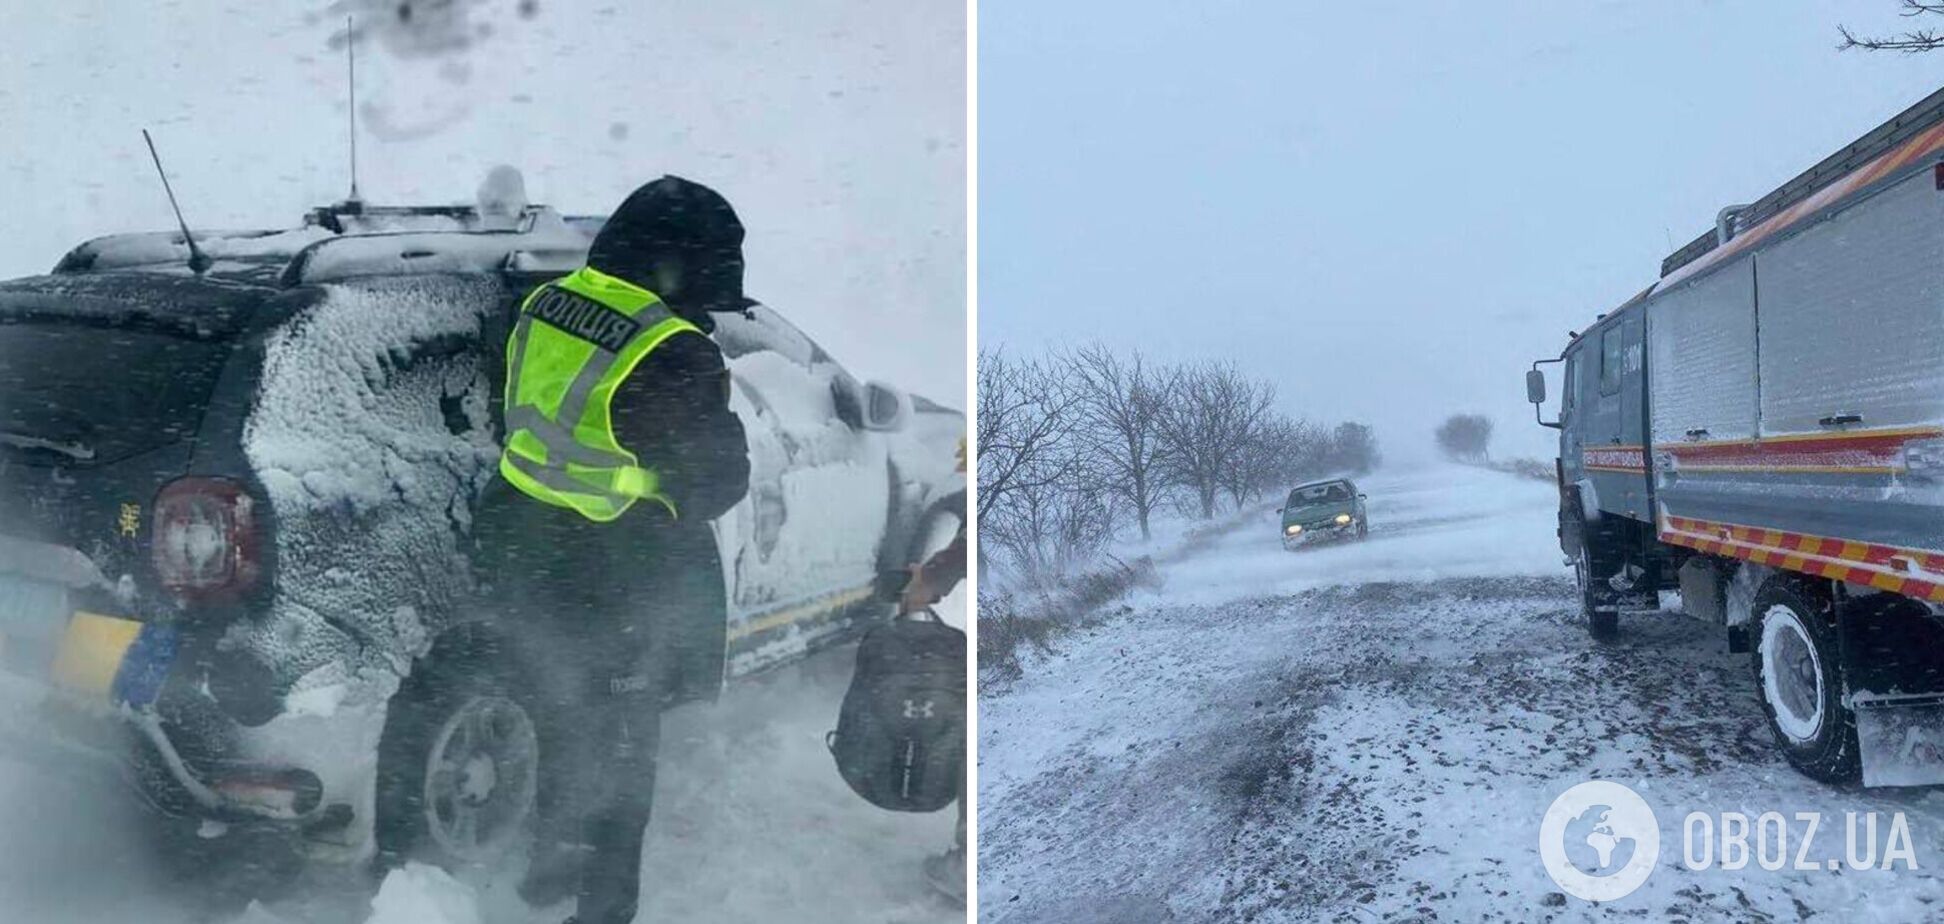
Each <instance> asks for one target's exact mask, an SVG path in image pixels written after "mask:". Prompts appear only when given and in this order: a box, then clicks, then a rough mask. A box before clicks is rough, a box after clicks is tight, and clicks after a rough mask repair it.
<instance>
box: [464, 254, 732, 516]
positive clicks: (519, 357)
mask: <svg viewBox="0 0 1944 924" xmlns="http://www.w3.org/2000/svg"><path fill="white" fill-rule="evenodd" d="M685 332H692V333H694V334H697V335H701V336H706V335H705V334H703V333H702V330H701V328H698V327H696V326H695V325H694V324H691V323H689V322H688V321H685V320H683V319H681V318H679V317H676V316H675V313H674V312H672V311H670V310H669V308H668V306H667V305H666V304H664V303H663V302H662V300H661V298H660V297H659V296H657V295H656V294H655V293H653V292H650V291H648V290H647V289H644V288H641V287H640V286H637V285H634V284H633V283H630V282H627V281H626V280H622V279H617V278H615V277H613V276H609V275H608V274H606V273H603V272H601V271H599V270H596V269H593V268H592V267H589V268H586V269H582V270H580V271H578V272H576V273H573V274H572V275H568V276H563V277H561V278H559V279H556V280H554V281H552V282H549V283H547V284H545V285H543V286H541V287H539V288H538V289H535V290H534V291H533V293H532V294H530V295H528V296H527V298H526V301H524V302H522V303H521V305H520V315H519V320H518V321H517V322H516V323H515V324H514V326H513V334H512V336H511V337H509V338H507V342H506V446H505V450H504V451H503V452H502V453H501V454H500V475H501V477H504V478H505V479H506V480H507V481H508V482H509V483H511V484H512V485H513V486H514V487H516V488H519V489H520V490H521V491H522V492H524V493H526V494H527V495H528V496H530V497H532V498H534V499H535V500H538V501H541V502H543V503H548V504H553V505H554V506H557V507H568V508H571V509H573V510H575V511H577V512H579V513H580V515H582V516H584V517H587V518H588V519H590V520H593V521H595V522H597V523H605V522H608V521H610V520H613V519H615V518H616V517H619V516H620V515H621V514H623V513H626V512H627V510H628V508H629V507H631V506H633V505H634V502H635V501H637V500H641V499H643V498H647V499H649V500H653V501H656V502H658V503H660V504H662V505H663V506H665V507H667V508H668V511H669V513H671V514H673V513H675V512H676V511H675V505H674V504H673V503H672V502H670V501H669V500H668V498H667V497H665V496H663V495H662V493H661V490H660V488H661V485H660V479H659V478H658V477H657V476H656V474H655V470H654V469H652V468H647V467H644V466H643V465H642V464H641V463H640V461H639V460H638V459H636V458H635V455H634V454H633V453H631V452H629V451H627V450H626V449H623V448H622V447H621V444H620V443H619V442H617V441H616V440H615V438H614V427H613V422H612V420H611V419H610V418H609V415H608V405H609V403H610V402H611V401H612V400H613V399H614V392H615V389H617V388H619V387H620V386H621V383H622V382H623V381H626V380H627V378H628V374H629V373H631V372H633V371H634V368H635V367H636V366H638V365H640V364H641V361H642V360H644V359H646V358H648V354H649V353H652V352H654V350H655V348H656V347H658V346H660V345H661V344H662V343H663V342H664V341H666V340H667V339H668V338H670V337H673V336H675V335H676V334H680V333H685Z"/></svg>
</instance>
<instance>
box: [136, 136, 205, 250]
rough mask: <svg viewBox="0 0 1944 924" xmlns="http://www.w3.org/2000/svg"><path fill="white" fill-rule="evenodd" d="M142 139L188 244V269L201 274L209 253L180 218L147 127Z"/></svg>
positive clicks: (179, 210) (187, 224) (178, 208)
mask: <svg viewBox="0 0 1944 924" xmlns="http://www.w3.org/2000/svg"><path fill="white" fill-rule="evenodd" d="M142 140H143V141H146V142H148V149H149V160H152V161H155V175H156V176H159V177H161V178H162V191H163V192H165V193H168V194H169V208H171V209H174V210H175V217H176V227H178V228H181V229H182V239H183V240H184V241H186V242H188V244H189V271H190V272H192V273H195V274H196V275H198V276H201V275H202V274H203V273H204V272H206V271H207V270H208V269H209V264H210V262H211V261H210V259H209V255H208V254H206V253H203V252H202V248H200V247H197V246H196V238H195V236H194V235H192V234H190V233H189V223H188V222H186V221H183V220H182V206H180V205H177V204H176V197H175V190H174V189H171V188H169V175H168V174H167V173H165V172H163V170H162V158H161V156H160V155H157V154H156V153H155V139H154V138H150V137H149V133H148V129H146V128H144V129H142Z"/></svg>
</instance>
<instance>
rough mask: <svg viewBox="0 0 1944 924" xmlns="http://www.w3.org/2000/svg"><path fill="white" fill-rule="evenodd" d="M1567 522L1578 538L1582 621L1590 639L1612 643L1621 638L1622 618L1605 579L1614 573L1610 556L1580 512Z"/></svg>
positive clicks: (1576, 572)
mask: <svg viewBox="0 0 1944 924" xmlns="http://www.w3.org/2000/svg"><path fill="white" fill-rule="evenodd" d="M1564 522H1565V523H1566V524H1567V528H1568V529H1570V530H1571V531H1572V535H1573V536H1575V537H1576V539H1575V540H1574V541H1575V542H1576V543H1577V548H1578V550H1579V551H1578V554H1576V555H1574V556H1573V586H1574V589H1575V590H1577V591H1578V596H1579V604H1580V618H1581V620H1582V621H1584V622H1585V623H1586V632H1587V634H1588V635H1591V636H1593V637H1594V638H1595V639H1598V640H1600V641H1609V640H1611V639H1613V638H1614V637H1616V636H1618V635H1619V634H1620V614H1619V612H1618V611H1617V610H1616V609H1615V608H1614V604H1615V601H1614V593H1613V590H1612V588H1610V587H1608V586H1607V584H1606V580H1605V577H1604V576H1605V575H1607V574H1609V573H1611V572H1612V570H1613V563H1612V562H1611V561H1610V558H1611V556H1609V555H1606V554H1605V553H1604V549H1602V548H1601V543H1600V538H1599V535H1598V534H1597V533H1595V532H1594V531H1592V530H1590V529H1588V528H1587V525H1586V521H1585V520H1583V519H1581V518H1580V516H1579V513H1578V511H1574V512H1572V513H1571V514H1569V515H1568V516H1567V517H1565V518H1564Z"/></svg>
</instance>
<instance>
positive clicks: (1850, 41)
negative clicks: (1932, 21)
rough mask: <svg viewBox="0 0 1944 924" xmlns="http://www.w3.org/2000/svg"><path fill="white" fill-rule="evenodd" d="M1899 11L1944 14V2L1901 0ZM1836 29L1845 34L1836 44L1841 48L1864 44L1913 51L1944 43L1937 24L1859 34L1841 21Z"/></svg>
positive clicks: (1873, 48)
mask: <svg viewBox="0 0 1944 924" xmlns="http://www.w3.org/2000/svg"><path fill="white" fill-rule="evenodd" d="M1900 15H1902V16H1905V17H1907V18H1908V17H1918V16H1938V15H1944V3H1938V2H1925V0H1902V10H1901V11H1900ZM1836 31H1837V32H1838V33H1840V34H1841V35H1842V36H1843V41H1842V44H1840V45H1837V46H1836V47H1837V49H1838V50H1841V51H1848V50H1849V49H1851V48H1861V49H1863V50H1865V51H1901V52H1905V53H1913V54H1914V53H1916V52H1920V51H1930V50H1932V49H1934V48H1941V47H1944V32H1940V31H1938V30H1937V29H1934V28H1927V27H1919V28H1914V29H1911V30H1910V31H1908V32H1903V33H1899V34H1897V35H1891V36H1883V37H1877V38H1859V37H1858V36H1857V35H1856V33H1854V32H1851V31H1850V28H1849V27H1848V26H1844V25H1838V26H1837V27H1836Z"/></svg>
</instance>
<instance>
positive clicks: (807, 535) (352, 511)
mask: <svg viewBox="0 0 1944 924" xmlns="http://www.w3.org/2000/svg"><path fill="white" fill-rule="evenodd" d="M492 219H493V216H486V217H485V218H482V215H481V212H480V211H479V210H478V209H476V208H474V207H470V206H461V207H409V208H375V207H369V206H364V205H362V204H361V203H356V202H347V203H342V204H340V205H338V206H332V207H327V208H321V209H318V210H316V211H314V212H312V213H310V214H309V215H307V216H306V219H305V222H304V224H303V226H302V227H299V228H296V229H290V230H282V231H260V232H242V233H210V234H197V235H196V241H197V243H198V245H199V246H200V248H201V250H202V252H204V253H205V254H207V255H208V257H209V258H210V259H211V260H212V261H213V263H212V265H211V266H210V267H209V268H208V270H207V271H206V272H205V273H202V274H197V273H193V272H192V271H191V270H190V268H189V265H188V257H189V251H188V248H187V246H186V245H185V244H184V241H183V238H182V236H181V235H180V234H176V233H153V234H128V235H114V236H109V237H104V238H98V239H95V240H91V241H88V242H86V243H84V244H82V245H80V246H78V247H76V248H75V249H74V250H73V251H71V252H70V253H69V254H68V255H67V256H66V257H64V258H63V259H62V261H61V262H60V264H59V265H58V266H57V267H56V268H55V270H54V271H53V272H52V273H50V274H48V275H45V276H36V277H29V278H24V279H16V280H11V281H7V282H0V668H4V670H0V694H4V695H9V696H17V697H20V698H23V699H25V700H28V701H32V702H34V703H36V704H38V708H37V711H36V713H35V714H34V715H33V716H32V717H31V718H28V719H23V720H20V721H14V722H11V723H8V724H6V725H5V726H4V727H0V734H3V735H4V736H5V739H6V740H8V741H9V742H10V744H9V746H10V747H15V748H20V749H40V750H47V751H49V752H50V753H59V754H64V755H65V754H75V753H79V754H83V755H86V756H87V757H90V758H95V759H97V760H98V761H99V762H101V763H103V764H116V765H122V766H125V767H126V768H127V769H129V770H131V771H132V772H130V773H128V774H127V775H128V777H129V778H130V779H131V780H132V781H133V782H134V783H135V788H136V790H137V792H138V793H139V795H140V796H141V797H142V798H143V799H144V800H145V801H146V802H147V803H148V804H150V805H151V806H153V807H155V808H156V809H158V812H157V813H156V815H157V817H158V819H160V820H162V821H163V828H164V829H174V830H179V831H192V832H198V831H199V833H200V834H201V835H203V836H204V837H205V838H207V836H208V835H211V834H220V833H222V832H225V831H229V830H231V829H238V830H249V831H252V832H262V831H266V830H267V831H270V832H272V834H273V835H274V836H277V837H278V838H279V840H280V841H287V842H289V843H292V844H294V845H295V846H297V847H298V848H299V849H300V852H301V853H302V854H303V855H304V856H307V857H309V858H312V859H318V860H325V861H343V862H349V861H355V860H359V859H361V858H364V857H367V856H369V855H370V854H371V852H372V850H373V849H374V844H375V842H376V839H375V838H374V834H375V833H376V831H377V829H378V828H380V827H382V826H384V825H387V824H394V823H403V820H401V819H398V818H395V817H391V816H394V815H396V814H397V813H398V812H399V811H400V809H399V808H398V807H395V806H387V805H383V804H377V799H378V797H377V796H376V795H375V787H374V779H375V778H376V777H377V775H378V772H379V769H380V768H379V761H380V746H381V739H383V738H384V734H385V728H386V718H387V711H388V710H387V706H388V704H389V703H390V702H391V700H392V697H393V696H394V694H396V693H397V692H398V691H399V690H400V689H401V683H402V680H403V678H405V677H406V676H408V675H409V674H410V673H411V672H412V671H413V670H414V669H415V666H417V667H420V668H421V669H422V667H423V664H422V663H420V664H417V665H415V662H419V661H420V659H422V658H426V657H427V656H428V652H430V653H431V657H433V658H437V657H439V656H440V655H439V653H440V652H441V651H443V650H445V649H441V648H437V647H435V643H437V642H439V641H440V640H441V639H442V638H446V637H451V636H453V635H456V634H458V633H459V632H460V631H461V630H462V628H463V631H464V632H465V633H468V634H469V637H472V636H490V637H492V639H493V644H492V645H488V646H487V647H486V648H485V649H483V650H490V651H504V652H506V657H507V658H508V659H509V663H511V662H513V661H518V662H519V663H518V664H517V665H515V666H513V667H509V668H508V669H507V671H506V673H508V674H509V675H510V676H513V675H519V674H520V673H521V672H522V671H525V672H533V671H535V670H537V668H536V667H535V664H534V662H535V661H536V660H538V659H539V658H541V657H543V655H534V654H533V653H531V652H525V651H523V646H525V645H527V644H528V642H529V641H531V638H530V635H531V634H530V633H527V634H526V635H527V636H529V637H524V638H523V637H522V635H523V634H522V633H521V632H519V631H517V627H506V626H503V625H500V624H498V623H496V622H493V621H490V620H483V619H482V615H483V614H482V612H481V611H482V609H483V607H482V605H481V601H480V600H479V599H478V598H477V597H476V596H475V592H476V583H475V580H474V577H473V575H472V574H471V572H470V566H469V563H468V560H467V555H466V540H465V536H466V533H467V530H468V527H469V524H470V517H471V508H472V503H473V501H474V500H476V498H477V496H478V492H479V491H480V490H481V489H482V488H483V487H484V485H485V484H486V483H487V481H488V480H489V479H490V478H491V477H492V473H493V471H494V468H495V464H496V461H497V458H498V453H499V449H498V432H497V430H498V420H499V412H500V408H499V407H498V404H499V401H500V397H501V396H500V394H499V390H500V385H499V381H500V375H501V369H500V367H501V366H502V365H503V363H504V355H503V350H504V342H505V336H506V331H507V330H508V323H509V316H510V315H511V314H512V313H513V312H514V311H515V310H516V308H517V305H518V303H519V299H520V297H521V296H523V295H524V294H525V293H526V292H527V291H529V290H530V289H531V288H532V286H534V285H535V284H537V283H539V282H541V281H544V280H546V279H549V278H552V277H554V276H557V275H559V274H561V273H564V272H568V271H571V270H572V269H574V268H575V267H577V266H578V265H579V264H580V261H581V260H582V258H583V257H584V255H585V251H586V248H587V245H588V243H589V241H590V240H591V238H592V236H593V234H594V233H595V232H596V231H597V230H598V229H599V227H600V224H601V219H600V218H598V217H577V216H561V215H559V214H558V213H556V212H554V211H553V210H551V209H548V208H546V207H544V206H525V207H523V208H521V209H520V210H519V212H518V215H517V220H515V221H511V222H507V221H499V220H492ZM509 224H510V227H509V226H508V225H509ZM715 317H716V321H717V325H718V327H717V331H716V334H715V337H716V339H717V341H718V342H719V343H720V344H721V346H722V349H723V352H724V355H725V358H726V359H727V361H728V365H729V368H730V371H731V376H732V383H733V384H732V395H731V405H732V407H733V408H734V410H735V411H736V412H737V414H738V415H739V416H740V417H741V418H742V419H743V422H744V424H745V427H746V428H747V430H748V435H749V443H750V453H751V468H752V471H751V490H750V494H749V496H748V497H747V498H746V499H745V500H744V501H743V502H742V503H741V504H739V505H738V506H737V507H736V508H735V509H734V510H732V511H731V512H730V513H729V514H728V515H726V516H724V517H723V518H722V519H721V520H719V521H718V522H717V524H716V526H717V529H716V532H717V537H718V543H719V546H720V549H721V553H722V561H723V569H724V574H723V579H724V581H725V585H726V589H727V599H728V601H729V607H730V613H729V626H728V643H727V646H726V651H722V652H721V656H720V659H719V664H718V669H719V670H720V671H721V672H722V674H723V675H725V676H730V677H733V676H738V675H745V674H748V673H750V672H753V671H758V670H761V669H764V668H766V667H769V666H772V665H775V664H779V663H785V662H788V661H790V660H793V659H795V658H798V657H800V656H802V655H804V654H806V653H807V652H809V651H812V650H814V649H817V648H819V647H823V646H827V645H831V644H836V643H840V642H842V641H845V640H848V639H850V638H853V637H854V636H855V634H856V630H858V629H860V628H862V625H863V624H864V623H865V622H866V621H867V620H868V619H870V618H872V617H874V616H878V615H882V614H883V613H884V612H886V611H887V607H888V604H884V603H882V602H880V601H879V599H878V598H877V596H876V595H875V594H874V593H873V588H874V585H875V583H876V579H877V577H878V575H879V574H880V573H881V572H882V571H883V570H884V569H888V568H897V567H901V566H903V565H904V564H906V563H908V562H910V561H913V560H917V559H918V556H921V555H922V554H924V553H925V552H927V551H929V550H930V547H932V546H936V545H939V544H940V543H941V542H942V539H941V537H944V538H949V536H950V534H951V533H952V532H953V531H954V530H955V529H956V527H957V525H958V523H959V518H960V517H961V516H962V515H963V514H962V510H963V496H964V495H963V492H964V477H963V475H962V474H959V473H957V472H956V471H955V462H954V456H953V447H954V444H955V441H956V440H958V439H959V438H960V437H961V436H962V434H963V427H964V421H963V417H962V415H961V414H959V412H957V411H953V410H950V409H947V408H944V407H941V406H939V405H937V404H934V403H932V402H930V401H927V400H925V399H923V398H919V397H915V396H911V395H908V394H906V393H904V392H902V391H900V390H899V389H896V388H894V387H891V386H889V385H884V384H880V383H875V382H873V383H860V382H859V381H857V380H856V379H855V378H853V377H852V376H851V375H850V374H849V373H848V372H846V371H845V370H844V369H843V368H842V367H841V366H840V365H838V364H837V362H836V361H835V360H834V359H832V358H831V356H830V355H829V354H827V353H825V352H824V351H823V350H822V348H820V347H819V346H818V345H817V344H816V343H814V342H813V341H811V340H810V338H809V337H807V336H805V335H804V334H803V333H802V332H801V331H799V330H797V329H796V328H795V327H794V326H793V325H791V324H790V323H789V322H788V321H787V320H785V319H784V318H783V317H782V316H781V315H779V314H777V313H776V312H774V311H772V310H770V309H769V308H767V307H765V306H762V305H756V306H753V307H751V308H750V309H749V310H747V311H746V312H743V313H740V314H718V315H716V316H715ZM705 621H706V620H705ZM698 631H704V630H698ZM714 631H715V632H717V633H719V632H720V631H721V627H720V624H719V623H718V624H717V625H716V626H715V627H714ZM448 647H450V646H448ZM473 647H474V649H475V653H476V651H477V650H481V649H478V646H473ZM563 669H571V665H563V664H560V663H558V662H557V661H556V662H545V670H548V671H555V670H563ZM713 692H714V691H713V690H712V689H710V690H684V691H671V695H672V696H675V697H676V698H685V699H693V698H697V697H701V696H707V695H711V694H712V693H713ZM833 708H834V704H833ZM443 746H444V745H443V744H436V745H435V744H434V743H433V742H418V743H417V745H416V746H415V750H416V752H418V756H417V757H414V759H419V758H420V757H422V758H423V759H425V760H428V761H429V760H433V759H434V757H435V756H437V755H434V754H432V753H430V751H429V750H428V749H436V748H437V747H443ZM386 759H393V758H392V757H389V756H388V757H387V758H386ZM509 798H527V799H529V800H530V793H529V794H527V795H525V796H523V797H509ZM516 808H521V809H522V811H524V808H523V807H520V806H516ZM211 823H215V824H214V825H213V826H212V824H211ZM518 828H519V824H518V823H517V821H516V822H515V823H514V824H513V825H512V826H511V827H510V828H507V829H506V830H504V831H501V832H499V836H497V837H496V838H495V839H494V840H492V841H491V842H490V843H487V842H481V843H476V844H471V845H466V844H458V845H446V844H444V841H441V844H442V845H443V846H446V847H447V848H448V849H447V850H446V851H445V858H446V859H456V860H462V861H463V860H479V859H485V858H488V857H490V856H491V855H494V854H495V853H496V852H498V851H501V850H504V849H505V848H506V847H507V846H508V844H509V843H510V842H511V841H512V840H513V838H514V837H515V836H516V835H517V834H518V833H519V830H518ZM217 840H221V838H217ZM455 846H456V847H457V848H459V849H453V848H454V847H455ZM467 846H471V847H474V848H476V850H474V851H472V852H471V853H470V854H469V852H468V851H467V850H466V849H464V848H466V847H467Z"/></svg>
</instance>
